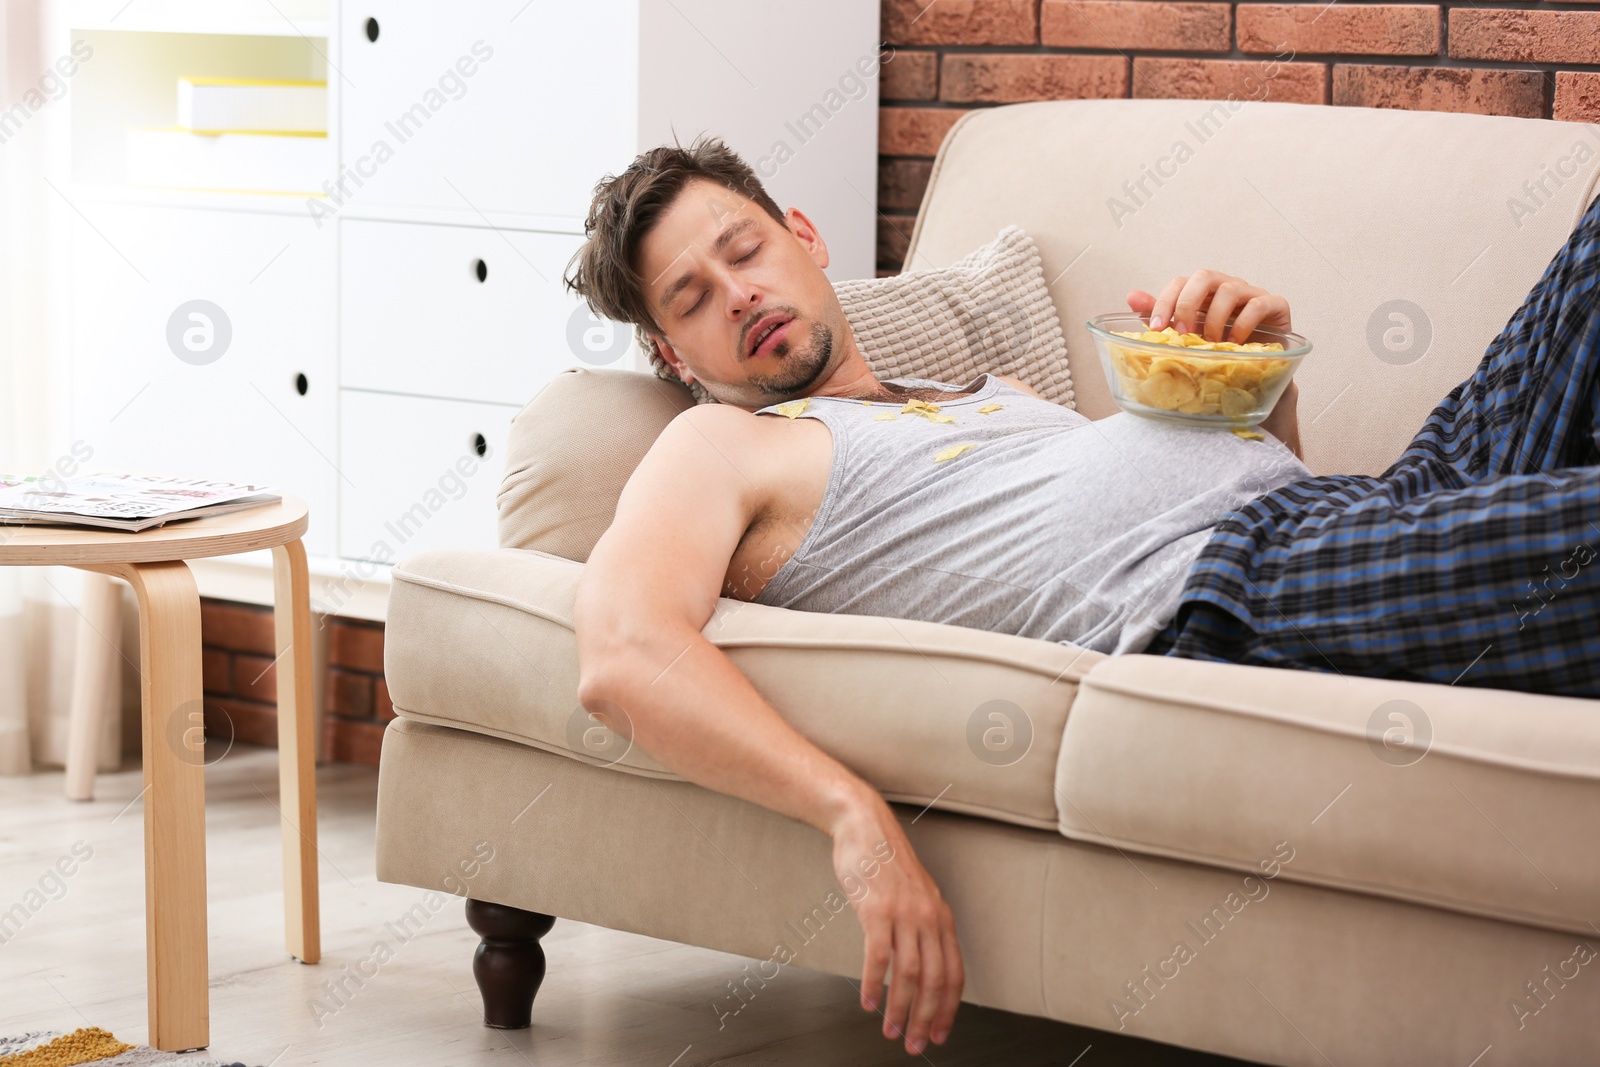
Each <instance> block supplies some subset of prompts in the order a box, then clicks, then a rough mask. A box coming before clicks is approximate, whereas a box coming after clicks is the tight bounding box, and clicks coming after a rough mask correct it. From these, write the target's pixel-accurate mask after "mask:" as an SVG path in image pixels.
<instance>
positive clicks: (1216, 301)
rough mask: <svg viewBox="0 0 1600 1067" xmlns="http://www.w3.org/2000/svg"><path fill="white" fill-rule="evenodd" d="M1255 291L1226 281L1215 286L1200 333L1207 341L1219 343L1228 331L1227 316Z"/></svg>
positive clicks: (1237, 283) (1246, 286)
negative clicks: (1203, 327) (1204, 323)
mask: <svg viewBox="0 0 1600 1067" xmlns="http://www.w3.org/2000/svg"><path fill="white" fill-rule="evenodd" d="M1255 292H1256V290H1254V289H1252V288H1250V287H1249V286H1248V285H1244V284H1242V283H1239V282H1234V281H1226V282H1223V283H1222V284H1221V285H1219V286H1217V291H1216V292H1215V293H1213V294H1212V296H1211V306H1210V307H1209V308H1208V309H1207V310H1206V328H1205V330H1204V331H1203V332H1202V334H1201V336H1203V337H1204V338H1205V339H1206V340H1207V341H1220V340H1222V337H1223V334H1225V333H1227V330H1228V316H1229V315H1232V314H1233V312H1234V309H1235V308H1237V307H1238V306H1239V305H1240V304H1242V303H1245V302H1246V301H1248V300H1249V299H1250V297H1252V296H1253V295H1255Z"/></svg>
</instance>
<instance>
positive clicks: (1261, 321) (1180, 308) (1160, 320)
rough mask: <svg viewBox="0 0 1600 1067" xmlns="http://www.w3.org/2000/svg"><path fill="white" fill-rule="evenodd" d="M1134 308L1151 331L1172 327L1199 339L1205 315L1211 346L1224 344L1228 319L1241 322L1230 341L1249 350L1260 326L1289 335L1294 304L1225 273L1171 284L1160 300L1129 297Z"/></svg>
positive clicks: (1137, 293) (1192, 276) (1184, 278)
mask: <svg viewBox="0 0 1600 1067" xmlns="http://www.w3.org/2000/svg"><path fill="white" fill-rule="evenodd" d="M1128 307H1130V308H1132V309H1133V311H1134V312H1135V313H1137V314H1140V315H1149V316H1150V328H1151V329H1152V330H1160V329H1162V328H1164V327H1166V326H1168V325H1172V326H1174V327H1175V328H1176V329H1177V330H1178V332H1179V333H1194V332H1195V328H1194V326H1195V323H1196V322H1197V321H1199V317H1200V313H1201V312H1202V311H1204V312H1205V313H1206V328H1205V331H1204V332H1203V333H1202V334H1201V336H1202V337H1204V338H1205V339H1206V340H1208V341H1221V340H1224V337H1223V331H1224V330H1225V329H1227V325H1228V317H1229V316H1230V315H1232V316H1237V317H1236V318H1235V319H1234V323H1233V333H1232V336H1230V337H1228V338H1226V339H1227V340H1230V341H1236V342H1239V343H1240V344H1243V343H1244V342H1245V341H1246V340H1247V339H1248V338H1249V337H1250V334H1251V332H1252V331H1254V330H1255V328H1256V327H1257V326H1266V327H1269V328H1272V329H1278V330H1289V329H1292V327H1291V326H1290V325H1289V301H1288V300H1287V299H1286V298H1284V297H1281V296H1278V295H1277V294H1276V293H1269V292H1267V291H1266V290H1265V289H1263V288H1261V287H1260V286H1258V285H1251V284H1250V283H1249V282H1247V281H1245V280H1244V279H1243V278H1235V277H1233V276H1232V275H1231V274H1223V273H1222V272H1221V271H1215V270H1201V271H1196V272H1195V273H1193V274H1190V275H1188V276H1180V277H1177V278H1174V279H1172V280H1171V281H1170V282H1168V283H1167V287H1166V288H1165V289H1163V290H1161V295H1160V296H1151V295H1150V294H1149V293H1147V292H1145V291H1144V290H1143V289H1135V290H1134V291H1133V292H1131V293H1129V294H1128Z"/></svg>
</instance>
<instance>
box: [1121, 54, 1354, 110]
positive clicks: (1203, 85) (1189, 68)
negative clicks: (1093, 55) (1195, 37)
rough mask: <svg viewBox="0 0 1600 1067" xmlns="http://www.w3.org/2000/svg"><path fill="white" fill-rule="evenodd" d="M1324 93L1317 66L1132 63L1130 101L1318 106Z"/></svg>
mask: <svg viewBox="0 0 1600 1067" xmlns="http://www.w3.org/2000/svg"><path fill="white" fill-rule="evenodd" d="M1327 90H1328V68H1327V67H1326V66H1325V65H1323V64H1321V63H1279V62H1278V61H1277V60H1246V61H1239V60H1233V59H1177V58H1173V57H1162V56H1136V57H1134V60H1133V95H1134V96H1136V97H1145V98H1154V99H1172V98H1184V99H1192V100H1228V99H1233V100H1278V101H1285V102H1288V103H1293V104H1320V103H1323V102H1324V101H1326V100H1327Z"/></svg>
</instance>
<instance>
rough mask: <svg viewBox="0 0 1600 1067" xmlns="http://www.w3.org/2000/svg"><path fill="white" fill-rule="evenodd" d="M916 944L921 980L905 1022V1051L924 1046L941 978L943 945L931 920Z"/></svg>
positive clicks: (938, 999)
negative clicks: (920, 964)
mask: <svg viewBox="0 0 1600 1067" xmlns="http://www.w3.org/2000/svg"><path fill="white" fill-rule="evenodd" d="M918 944H919V947H920V949H921V955H922V981H921V982H920V983H919V984H918V986H917V998H916V1001H915V1002H914V1003H913V1004H912V1006H911V1018H910V1020H909V1022H907V1024H906V1051H907V1052H909V1053H911V1054H912V1055H916V1054H917V1053H919V1052H921V1051H922V1050H923V1049H924V1048H926V1047H927V1046H928V1029H929V1027H930V1026H931V1025H932V1023H933V1018H934V1016H935V1015H937V1014H938V1012H939V1003H940V995H941V993H942V992H943V991H944V981H945V967H944V945H943V944H942V943H941V941H940V939H939V927H938V926H937V925H933V924H930V925H928V926H927V927H925V928H924V929H923V931H922V935H921V937H920V938H919V939H918Z"/></svg>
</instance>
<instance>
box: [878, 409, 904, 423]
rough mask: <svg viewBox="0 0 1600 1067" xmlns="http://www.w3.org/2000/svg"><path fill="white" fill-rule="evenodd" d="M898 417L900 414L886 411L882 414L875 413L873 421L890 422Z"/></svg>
mask: <svg viewBox="0 0 1600 1067" xmlns="http://www.w3.org/2000/svg"><path fill="white" fill-rule="evenodd" d="M897 418H899V416H898V415H896V414H895V413H894V412H892V411H885V412H884V413H883V414H882V415H874V416H872V421H873V422H888V421H889V420H891V419H897Z"/></svg>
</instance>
